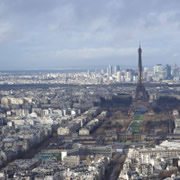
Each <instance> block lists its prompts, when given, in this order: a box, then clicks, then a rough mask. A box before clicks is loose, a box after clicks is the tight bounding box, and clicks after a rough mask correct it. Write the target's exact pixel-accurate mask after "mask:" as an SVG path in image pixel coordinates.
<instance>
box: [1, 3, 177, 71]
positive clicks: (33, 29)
mask: <svg viewBox="0 0 180 180" xmlns="http://www.w3.org/2000/svg"><path fill="white" fill-rule="evenodd" d="M139 41H140V42H141V45H142V48H143V65H144V66H151V65H154V64H156V63H162V64H167V63H169V64H172V65H174V64H175V63H177V64H178V65H180V0H0V69H1V70H11V69H15V70H23V69H60V68H64V67H65V68H67V67H78V66H82V67H87V66H89V67H91V66H95V65H97V66H101V65H108V64H112V65H114V64H119V65H121V66H136V65H137V47H138V44H139Z"/></svg>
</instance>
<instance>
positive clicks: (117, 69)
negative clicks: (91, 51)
mask: <svg viewBox="0 0 180 180" xmlns="http://www.w3.org/2000/svg"><path fill="white" fill-rule="evenodd" d="M119 70H120V66H118V65H115V66H114V71H113V73H114V74H117V72H118V71H119Z"/></svg>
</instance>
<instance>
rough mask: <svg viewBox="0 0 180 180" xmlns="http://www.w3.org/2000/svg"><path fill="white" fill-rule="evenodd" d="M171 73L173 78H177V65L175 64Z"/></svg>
mask: <svg viewBox="0 0 180 180" xmlns="http://www.w3.org/2000/svg"><path fill="white" fill-rule="evenodd" d="M172 75H173V79H177V80H178V78H179V75H180V74H179V67H178V66H177V65H176V64H175V65H174V68H173V71H172Z"/></svg>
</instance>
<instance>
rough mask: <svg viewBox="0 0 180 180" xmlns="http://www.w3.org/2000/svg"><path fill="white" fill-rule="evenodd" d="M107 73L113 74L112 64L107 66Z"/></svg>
mask: <svg viewBox="0 0 180 180" xmlns="http://www.w3.org/2000/svg"><path fill="white" fill-rule="evenodd" d="M107 75H108V76H111V75H112V66H111V65H109V66H108V67H107Z"/></svg>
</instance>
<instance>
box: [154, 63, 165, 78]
mask: <svg viewBox="0 0 180 180" xmlns="http://www.w3.org/2000/svg"><path fill="white" fill-rule="evenodd" d="M162 71H163V66H162V64H157V65H156V66H154V67H153V72H154V75H155V76H156V75H159V73H162Z"/></svg>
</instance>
